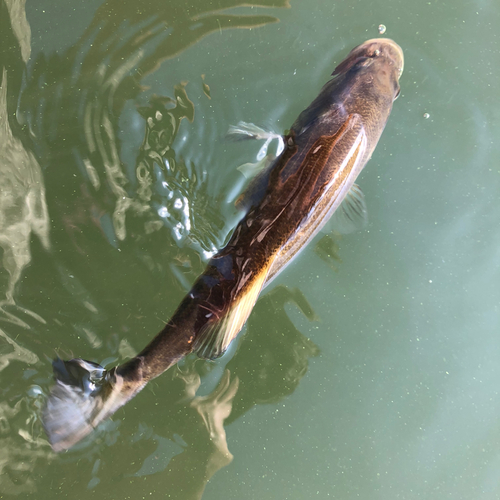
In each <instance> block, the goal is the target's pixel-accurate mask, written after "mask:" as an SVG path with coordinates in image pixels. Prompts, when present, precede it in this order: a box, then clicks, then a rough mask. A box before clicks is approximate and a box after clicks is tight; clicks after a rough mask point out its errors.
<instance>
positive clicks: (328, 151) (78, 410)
mask: <svg viewBox="0 0 500 500" xmlns="http://www.w3.org/2000/svg"><path fill="white" fill-rule="evenodd" d="M403 65H404V57H403V51H402V49H401V47H400V46H399V45H397V44H396V43H395V42H394V41H392V40H390V39H387V38H378V39H371V40H368V41H366V42H364V43H362V44H361V45H358V46H357V47H355V48H354V49H352V50H351V51H350V52H349V54H348V55H347V57H346V58H345V59H344V60H343V61H342V62H341V63H340V64H339V65H338V66H337V67H336V68H335V70H334V71H333V73H332V78H331V79H330V80H329V81H328V82H327V83H326V84H325V85H324V86H323V88H322V90H321V91H320V93H319V94H318V96H317V97H316V98H315V99H314V100H313V101H312V103H311V104H310V105H309V106H308V107H307V108H306V109H305V110H304V111H302V112H301V113H300V115H299V116H298V118H297V119H296V120H295V122H294V123H293V125H292V127H291V128H290V130H289V131H287V133H286V134H285V135H284V136H283V138H282V145H283V147H282V148H280V149H282V151H281V153H280V154H279V155H278V156H277V157H276V158H275V159H274V160H273V161H267V162H264V166H263V167H262V166H261V167H259V171H258V173H257V174H256V175H255V177H254V178H253V179H252V180H251V181H250V182H249V185H248V187H247V188H246V189H245V191H244V192H243V194H242V195H241V196H240V197H239V198H238V200H237V206H238V208H239V209H240V210H241V213H242V217H241V219H240V221H239V222H238V224H237V225H236V227H235V229H234V231H233V233H232V235H231V236H230V238H229V241H228V243H227V244H226V245H225V246H224V247H223V248H222V249H220V250H219V251H218V252H217V253H216V254H215V255H213V256H212V258H211V259H210V260H209V261H208V263H207V266H206V269H205V271H204V272H203V273H202V274H201V275H200V276H199V277H198V278H197V279H196V281H195V283H194V284H193V286H192V288H191V289H190V291H189V293H187V295H186V296H185V297H184V298H183V299H182V301H181V302H180V305H179V306H178V308H177V310H176V311H175V313H174V314H173V316H172V317H171V319H170V320H169V321H168V323H166V325H165V327H164V328H163V330H162V331H161V332H160V333H158V334H157V335H156V337H154V338H153V340H152V341H151V342H150V343H149V344H148V345H147V346H146V347H145V348H144V349H143V350H142V351H141V352H140V353H139V354H138V355H137V356H135V357H134V358H132V359H130V360H128V361H126V362H125V363H123V364H121V365H119V366H116V367H114V368H111V369H110V370H105V369H104V368H103V367H101V366H100V365H98V364H96V363H93V362H90V361H85V360H83V359H79V358H76V359H71V360H68V361H63V360H61V359H59V358H58V359H56V360H55V361H54V363H53V368H54V378H55V384H54V385H53V386H52V388H51V390H50V393H49V396H48V398H47V400H46V403H45V406H44V407H43V410H42V423H43V426H44V428H45V431H46V434H47V436H48V440H49V443H50V445H51V446H52V448H53V450H54V451H56V452H59V451H63V450H66V449H68V448H70V447H71V446H73V445H74V444H76V443H77V442H79V441H80V440H81V439H83V438H84V437H85V436H87V435H88V434H90V433H91V432H92V430H93V429H94V428H95V427H97V425H99V424H100V423H101V422H102V421H103V420H105V419H107V418H108V417H110V416H111V415H112V414H113V413H115V412H116V410H118V409H119V408H120V407H121V406H123V405H124V404H125V403H126V402H127V401H129V400H130V399H131V398H133V397H134V396H135V395H137V394H138V393H139V392H140V391H141V390H142V389H143V388H144V386H145V385H146V384H147V383H148V382H149V381H150V380H152V379H153V378H155V377H158V376H159V375H161V374H162V373H163V372H165V371H166V370H168V369H169V368H170V367H171V366H173V365H175V364H176V363H177V362H178V361H179V360H181V359H182V358H184V357H185V356H187V355H188V354H191V353H196V354H197V355H198V356H199V357H201V358H205V359H216V358H218V357H220V356H222V354H223V353H224V352H225V350H226V349H227V348H228V346H229V344H230V343H231V341H232V340H233V339H234V338H235V337H236V336H237V334H238V333H239V332H240V330H241V329H242V327H243V326H244V324H245V322H246V320H247V318H248V316H249V315H250V312H251V311H252V308H253V306H254V304H255V302H256V300H257V297H258V296H259V294H260V292H261V291H262V289H263V288H264V287H265V286H266V285H268V284H269V283H270V282H271V281H272V280H273V279H274V278H275V277H276V276H277V275H278V274H279V273H280V272H282V271H283V269H285V267H286V266H287V265H288V264H289V263H290V262H291V261H292V260H293V259H294V258H295V257H296V256H297V255H298V254H299V253H300V252H301V250H303V249H304V248H305V247H306V246H307V244H308V243H309V242H310V241H311V240H312V239H313V238H314V236H315V235H316V234H317V233H318V232H319V231H320V230H321V229H322V227H323V226H324V225H325V224H326V222H327V221H328V220H329V219H330V218H331V217H332V215H333V214H334V213H335V214H337V213H341V214H343V218H344V220H347V221H350V222H352V223H356V219H359V218H361V219H362V218H363V214H364V211H365V210H364V199H363V197H362V193H361V191H360V189H359V187H358V186H357V185H356V184H355V180H356V178H357V177H358V175H359V174H360V172H361V171H362V169H363V168H364V166H365V165H366V163H367V161H368V160H369V159H370V157H371V155H372V153H373V151H374V149H375V146H376V144H377V142H378V140H379V138H380V136H381V134H382V131H383V130H384V127H385V125H386V123H387V120H388V118H389V114H390V112H391V110H392V105H393V101H394V100H395V99H396V98H397V96H398V95H399V92H400V85H399V79H400V77H401V74H402V72H403ZM259 130H261V129H259ZM248 135H252V133H248ZM257 135H259V134H257Z"/></svg>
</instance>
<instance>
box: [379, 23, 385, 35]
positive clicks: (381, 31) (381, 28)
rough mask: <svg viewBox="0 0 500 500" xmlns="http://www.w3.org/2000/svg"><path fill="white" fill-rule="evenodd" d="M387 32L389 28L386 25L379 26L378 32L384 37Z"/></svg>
mask: <svg viewBox="0 0 500 500" xmlns="http://www.w3.org/2000/svg"><path fill="white" fill-rule="evenodd" d="M386 30H387V28H386V27H385V25H383V24H379V25H378V32H379V33H380V34H381V35H383V34H384V33H385V31H386Z"/></svg>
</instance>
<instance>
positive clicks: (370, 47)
mask: <svg viewBox="0 0 500 500" xmlns="http://www.w3.org/2000/svg"><path fill="white" fill-rule="evenodd" d="M357 49H358V50H360V51H362V50H363V49H364V50H367V51H369V52H371V53H376V54H377V55H379V54H380V55H383V56H385V57H387V58H389V59H390V60H391V61H392V62H393V64H394V66H395V67H396V68H397V69H398V71H399V74H398V79H399V78H400V77H401V75H402V74H403V68H404V60H405V59H404V55H403V49H402V48H401V47H400V46H399V45H398V44H397V43H396V42H395V41H394V40H391V39H390V38H372V39H371V40H367V41H366V42H364V43H362V44H361V45H359V46H358V47H357ZM376 51H378V52H376Z"/></svg>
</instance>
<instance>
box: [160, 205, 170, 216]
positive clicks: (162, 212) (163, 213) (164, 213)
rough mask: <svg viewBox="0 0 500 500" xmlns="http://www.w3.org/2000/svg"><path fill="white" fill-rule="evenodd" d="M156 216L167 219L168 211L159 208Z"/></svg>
mask: <svg viewBox="0 0 500 500" xmlns="http://www.w3.org/2000/svg"><path fill="white" fill-rule="evenodd" d="M158 215H159V216H160V217H168V209H167V208H166V207H160V208H159V209H158Z"/></svg>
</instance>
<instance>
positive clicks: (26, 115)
mask: <svg viewBox="0 0 500 500" xmlns="http://www.w3.org/2000/svg"><path fill="white" fill-rule="evenodd" d="M264 5H269V6H270V8H264ZM0 10H1V14H0V40H1V41H0V47H1V49H0V76H1V78H2V84H1V88H0V136H1V138H0V246H1V248H2V259H3V260H2V268H1V269H0V291H1V297H0V300H1V303H0V307H1V309H0V320H1V324H0V371H1V377H2V378H1V380H2V383H1V389H0V390H1V399H0V436H1V446H0V497H1V498H4V497H5V498H7V497H10V496H16V497H18V498H30V499H32V498H37V499H44V498H54V497H61V498H64V497H68V498H72V499H80V498H82V499H86V498H110V499H111V498H112V499H117V498H134V499H135V498H176V499H186V500H191V499H197V498H201V497H202V496H203V499H204V500H210V499H220V498H227V499H238V500H242V499H249V500H250V499H255V498H266V499H273V500H274V499H293V500H295V499H297V500H301V499H304V498H319V499H323V498H337V499H355V498H363V499H381V500H382V499H383V500H386V499H393V498H394V499H396V498H399V499H413V498H425V499H436V500H437V499H443V498H453V499H488V500H489V499H496V498H500V482H499V481H500V433H499V429H500V397H499V391H498V387H499V385H500V319H499V314H500V311H499V305H500V289H499V287H500V285H499V282H500V276H499V264H498V262H499V261H500V253H499V250H498V249H499V248H500V231H499V230H498V228H499V223H498V220H499V216H500V205H499V193H500V163H499V157H500V148H499V146H498V137H499V136H500V104H499V98H498V96H499V95H500V83H499V82H500V55H499V54H500V38H499V34H498V26H499V23H500V6H499V5H498V3H496V2H493V1H488V0H483V1H480V0H476V1H468V2H466V1H464V0H453V1H452V0H447V1H445V2H409V1H402V0H401V1H396V0H394V1H384V2H382V1H375V2H371V1H367V0H359V1H355V0H353V1H349V2H341V1H333V0H332V1H325V0H314V1H312V0H308V1H307V2H306V1H299V0H291V6H290V8H286V5H285V2H284V1H282V0H267V1H266V0H264V1H263V2H262V3H261V4H259V5H257V4H256V5H255V6H254V7H250V6H245V7H241V6H239V3H238V2H236V1H231V0H219V1H217V2H209V1H203V0H198V1H197V2H184V1H179V0H175V1H173V0H172V1H168V0H167V1H159V0H150V1H148V2H142V3H140V2H129V1H128V0H125V1H123V0H122V1H120V2H118V1H115V0H109V1H107V2H102V1H95V0H93V1H89V0H87V1H86V2H76V1H66V2H52V1H46V0H45V1H44V0H37V1H32V2H28V4H27V5H26V6H25V5H24V2H23V1H22V0H0ZM273 21H276V22H273ZM381 23H383V24H384V25H386V27H387V31H386V33H385V35H384V36H388V37H390V38H393V39H394V40H396V41H397V42H398V43H399V44H400V45H401V46H402V47H403V49H404V51H405V59H406V60H405V70H404V74H403V77H402V80H401V86H402V92H401V96H400V98H399V99H398V101H396V103H395V106H394V110H393V113H392V116H391V118H390V120H389V124H388V126H387V128H386V130H385V132H384V134H383V136H382V139H381V142H380V143H379V146H378V148H377V150H376V151H375V153H374V155H373V159H372V160H371V161H370V163H369V164H368V166H367V168H366V170H365V171H364V173H363V175H362V178H361V179H360V182H359V183H360V185H361V187H362V189H363V191H364V193H365V196H366V200H367V204H368V208H369V217H370V223H369V225H368V227H367V228H366V229H365V230H363V231H360V232H357V233H353V234H350V235H345V236H343V237H341V238H340V237H338V236H334V235H333V236H332V235H330V236H327V237H324V238H323V239H321V240H320V241H315V242H314V243H313V244H311V245H310V247H309V248H308V249H307V250H306V251H305V252H304V253H303V254H302V255H301V256H300V258H299V259H298V260H297V261H296V262H294V264H293V265H292V266H290V267H288V268H287V269H286V271H285V272H284V273H283V274H282V275H281V276H280V277H279V278H278V279H277V280H275V281H274V282H273V284H272V285H271V286H270V287H269V288H268V289H267V290H266V293H265V294H264V295H263V296H262V297H261V299H260V300H259V302H258V303H257V306H256V307H255V309H254V312H253V313H252V315H251V317H250V320H249V322H248V324H247V326H246V329H245V331H244V333H242V334H241V335H240V337H239V338H238V340H237V341H236V342H235V343H234V345H233V346H232V347H231V349H230V351H229V352H228V353H227V354H226V355H225V356H224V357H222V358H221V359H219V360H218V361H216V362H214V363H209V362H204V361H198V360H196V359H194V358H193V359H191V358H188V359H187V360H185V361H184V362H183V363H182V366H180V367H179V368H175V369H172V370H170V371H169V372H167V373H166V374H165V375H163V376H162V377H160V378H159V379H157V380H155V381H153V382H152V383H150V384H149V386H148V387H147V388H146V389H145V390H144V391H143V392H142V393H141V394H140V395H139V396H138V397H136V398H135V399H134V400H133V401H132V402H130V403H129V404H128V405H127V406H125V407H124V408H123V409H121V410H120V411H119V412H118V413H117V414H116V415H115V417H114V418H113V420H112V421H109V422H107V423H106V424H104V425H103V426H102V427H100V428H99V429H98V430H97V431H96V432H95V433H94V434H93V435H92V436H91V437H90V438H88V439H86V440H85V441H84V442H83V443H81V444H80V445H78V446H76V447H75V448H74V449H72V450H71V451H69V452H67V453H63V454H60V455H56V454H54V453H53V452H52V451H51V449H50V447H49V445H48V443H47V441H46V438H45V435H44V433H43V430H42V427H41V424H40V420H39V416H40V408H41V405H42V403H43V400H44V396H45V395H46V394H47V393H48V390H49V387H50V385H51V383H52V382H51V380H52V374H51V364H50V361H51V359H52V358H53V357H54V356H55V355H56V353H57V354H59V355H60V356H61V357H64V358H67V357H72V356H79V357H80V356H81V357H83V358H86V359H92V360H95V361H97V362H101V363H104V364H106V365H108V366H113V365H114V364H115V363H117V362H121V361H123V360H125V359H127V358H128V357H130V356H132V355H133V354H135V353H136V352H137V351H138V350H140V349H141V348H142V347H144V345H145V344H146V343H147V341H148V340H149V339H151V338H152V337H153V336H154V335H155V334H156V333H157V332H158V331H159V330H160V329H161V328H162V325H163V324H164V322H165V321H166V320H167V319H168V318H169V316H170V315H171V314H172V312H173V311H174V309H175V308H176V306H177V304H178V303H179V301H180V299H181V298H182V296H183V294H184V293H185V291H186V289H187V288H188V287H189V285H190V283H192V281H193V280H194V279H195V277H196V276H197V274H198V273H199V272H200V271H201V270H202V269H203V266H204V262H205V261H206V259H207V257H208V255H210V252H212V251H213V250H214V249H215V248H218V247H220V246H221V245H222V244H223V242H224V240H225V238H226V237H227V235H228V233H229V231H230V230H231V228H232V227H233V224H234V220H235V210H234V208H233V202H234V199H235V197H236V196H237V195H238V193H239V191H240V190H241V186H242V184H243V178H242V176H241V174H240V173H239V172H238V171H237V170H236V167H237V166H238V165H241V164H242V163H245V162H249V161H255V156H256V155H257V153H258V151H259V147H260V146H261V144H259V143H253V144H252V143H230V142H229V143H228V142H227V141H226V140H225V139H224V134H225V132H226V130H227V128H228V126H229V125H230V124H235V123H237V122H238V121H240V120H244V121H248V122H254V123H256V124H258V125H260V126H263V127H265V128H270V129H273V130H277V131H282V130H284V129H286V128H288V127H289V126H290V125H291V123H292V122H293V120H294V119H295V117H296V116H297V115H298V113H299V112H300V111H301V110H302V109H303V108H304V107H306V106H307V105H308V104H309V102H310V101H311V100H312V99H313V98H314V97H315V96H316V95H317V93H318V91H319V89H320V88H321V86H322V84H323V83H324V82H325V81H326V80H327V79H328V77H329V74H330V73H331V71H332V69H333V68H334V66H335V64H336V63H338V62H339V61H340V60H341V59H342V58H343V57H344V56H345V55H346V54H347V52H348V50H350V49H351V48H352V47H353V46H355V45H357V44H358V43H361V42H362V41H364V40H365V39H368V38H373V37H376V36H378V26H379V24H381ZM172 99H174V100H173V101H172ZM426 113H428V115H429V116H428V117H427V118H425V117H424V115H425V114H426Z"/></svg>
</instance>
